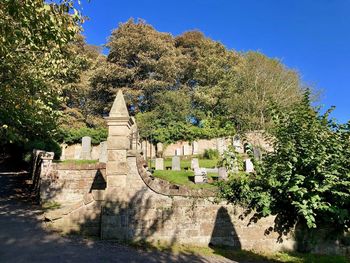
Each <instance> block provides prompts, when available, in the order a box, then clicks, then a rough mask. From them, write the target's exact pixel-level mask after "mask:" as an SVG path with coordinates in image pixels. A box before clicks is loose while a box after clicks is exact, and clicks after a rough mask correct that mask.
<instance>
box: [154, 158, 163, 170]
mask: <svg viewBox="0 0 350 263" xmlns="http://www.w3.org/2000/svg"><path fill="white" fill-rule="evenodd" d="M156 170H161V171H163V170H164V159H163V158H156Z"/></svg>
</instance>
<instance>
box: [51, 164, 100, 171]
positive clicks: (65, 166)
mask: <svg viewBox="0 0 350 263" xmlns="http://www.w3.org/2000/svg"><path fill="white" fill-rule="evenodd" d="M52 165H53V168H54V169H56V170H104V169H106V164H105V163H84V164H77V163H54V164H52Z"/></svg>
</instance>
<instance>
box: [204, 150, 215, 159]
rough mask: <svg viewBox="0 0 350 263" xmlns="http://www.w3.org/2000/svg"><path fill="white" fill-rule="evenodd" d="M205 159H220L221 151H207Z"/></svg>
mask: <svg viewBox="0 0 350 263" xmlns="http://www.w3.org/2000/svg"><path fill="white" fill-rule="evenodd" d="M203 157H204V158H205V159H210V160H212V159H218V158H219V151H218V150H216V149H205V151H204V154H203Z"/></svg>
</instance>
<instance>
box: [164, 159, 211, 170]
mask: <svg viewBox="0 0 350 263" xmlns="http://www.w3.org/2000/svg"><path fill="white" fill-rule="evenodd" d="M198 162H199V167H203V168H214V167H216V166H217V163H218V160H217V159H198ZM167 166H168V167H171V158H170V159H165V160H164V168H165V167H167ZM185 167H188V168H189V169H190V168H191V159H181V169H184V168H185Z"/></svg>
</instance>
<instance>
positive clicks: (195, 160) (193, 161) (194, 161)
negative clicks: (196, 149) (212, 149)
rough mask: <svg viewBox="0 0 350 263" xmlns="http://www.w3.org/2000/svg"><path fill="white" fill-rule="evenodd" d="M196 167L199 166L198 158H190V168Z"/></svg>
mask: <svg viewBox="0 0 350 263" xmlns="http://www.w3.org/2000/svg"><path fill="white" fill-rule="evenodd" d="M198 168H199V161H198V158H193V159H192V160H191V169H192V170H194V169H198Z"/></svg>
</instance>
